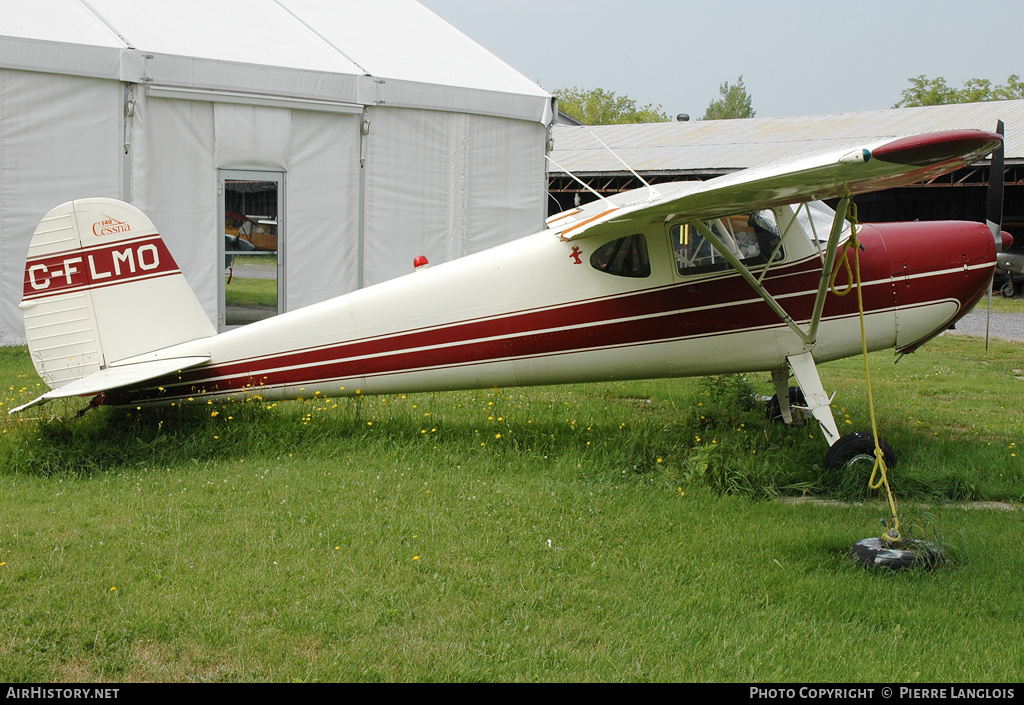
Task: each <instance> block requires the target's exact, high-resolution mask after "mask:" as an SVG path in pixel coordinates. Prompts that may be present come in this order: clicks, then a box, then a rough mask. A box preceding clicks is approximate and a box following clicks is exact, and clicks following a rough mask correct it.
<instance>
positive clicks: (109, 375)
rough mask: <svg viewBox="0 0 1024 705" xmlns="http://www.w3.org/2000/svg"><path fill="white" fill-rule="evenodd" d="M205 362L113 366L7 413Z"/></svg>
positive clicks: (201, 359)
mask: <svg viewBox="0 0 1024 705" xmlns="http://www.w3.org/2000/svg"><path fill="white" fill-rule="evenodd" d="M209 361H210V356H209V355H206V356H195V357H178V358H171V359H169V360H153V361H150V362H139V363H136V364H134V365H117V366H112V367H107V368H106V369H102V370H100V371H99V372H93V373H92V374H91V375H88V376H86V377H83V378H82V379H79V380H76V381H74V382H69V383H67V384H65V385H64V386H63V387H61V388H60V389H55V390H53V391H50V392H47V393H46V394H43V395H42V396H40V397H37V398H36V399H33V400H32V401H30V402H29V403H28V404H23V405H22V406H19V407H17V408H14V409H11V410H10V412H9V413H11V414H13V413H15V412H17V411H22V410H23V409H28V408H29V407H32V406H36V405H37V404H42V403H43V402H46V401H49V400H51V399H63V398H65V397H80V396H88V395H91V394H99V393H100V392H105V391H108V390H111V389H117V388H118V387H124V386H127V385H134V384H139V383H141V382H145V381H146V380H150V379H156V378H157V377H162V376H164V375H168V374H172V373H174V372H179V371H181V370H185V369H188V368H190V367H195V366H196V365H201V364H203V363H205V362H209Z"/></svg>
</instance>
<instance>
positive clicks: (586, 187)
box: [544, 154, 615, 208]
mask: <svg viewBox="0 0 1024 705" xmlns="http://www.w3.org/2000/svg"><path fill="white" fill-rule="evenodd" d="M544 158H545V159H547V160H548V161H549V162H551V163H552V164H554V165H555V167H556V168H558V169H560V170H561V171H564V172H565V173H566V174H568V175H569V176H570V178H572V180H573V181H575V182H576V183H578V184H579V185H580V186H582V187H583V188H585V189H586V190H588V191H590V192H591V193H592V194H594V195H595V196H597V197H598V198H600V199H601V200H602V201H604V202H605V203H607V204H608V205H609V206H612V207H613V208H614V207H615V204H613V203H612V202H611V201H609V200H608V199H607V198H605V197H604V196H602V195H601V194H599V193H598V192H597V191H595V190H594V189H592V188H591V187H590V185H589V184H588V183H586V182H585V181H583V180H582V179H580V178H579V177H577V176H576V174H574V173H572V172H571V171H569V170H568V169H566V168H565V167H564V166H562V165H561V164H559V163H558V162H556V161H555V160H554V159H552V158H551V157H549V156H548V155H546V154H545V155H544Z"/></svg>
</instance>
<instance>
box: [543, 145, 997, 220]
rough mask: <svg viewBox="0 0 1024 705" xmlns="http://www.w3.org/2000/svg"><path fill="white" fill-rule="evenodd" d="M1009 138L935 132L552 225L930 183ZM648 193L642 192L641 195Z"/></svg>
mask: <svg viewBox="0 0 1024 705" xmlns="http://www.w3.org/2000/svg"><path fill="white" fill-rule="evenodd" d="M1001 141H1002V138H1001V137H1000V136H999V135H997V134H995V133H993V132H985V131H983V130H955V131H949V132H935V133H929V134H925V135H918V136H916V137H907V138H902V139H897V140H889V141H883V142H874V143H871V144H867V145H863V146H859V147H856V148H851V149H844V150H839V151H833V152H827V153H823V154H816V155H813V156H809V157H806V158H803V159H798V160H795V161H792V162H788V163H785V164H779V165H769V166H765V167H757V168H752V169H747V170H744V171H740V172H737V173H735V174H729V175H727V176H722V177H718V178H715V179H710V180H708V181H705V182H677V183H671V184H659V185H658V186H657V187H652V188H651V189H650V191H649V196H648V197H647V198H646V199H640V200H638V199H637V196H636V192H632V193H630V194H628V195H626V194H623V195H622V196H619V197H613V198H611V199H606V200H602V201H597V202H592V203H588V204H587V205H586V206H583V207H582V208H581V209H579V210H578V211H575V212H571V213H567V214H562V216H561V217H556V218H555V219H553V220H552V222H551V223H550V225H549V227H550V228H551V229H552V230H553V231H555V232H556V233H558V234H559V236H560V237H561V238H562V239H564V240H575V239H579V238H583V237H593V236H597V235H603V234H606V233H612V232H621V230H622V226H623V224H625V223H627V222H629V223H653V222H656V221H663V222H669V221H673V220H680V219H687V220H689V219H694V218H696V219H700V220H708V219H712V218H719V217H724V216H728V215H733V214H736V213H740V212H745V213H749V212H753V211H758V210H762V209H764V208H772V207H775V206H783V205H790V204H796V203H803V202H806V201H820V200H824V199H829V198H842V197H848V196H852V195H855V194H858V193H866V192H869V191H878V190H881V189H886V188H893V187H897V186H905V185H909V184H912V183H918V182H921V181H926V180H928V179H930V178H933V177H935V176H938V175H940V174H944V173H947V172H949V171H952V170H954V169H958V168H960V167H962V166H965V165H967V164H970V163H971V162H973V161H975V160H977V159H979V158H980V157H982V156H984V155H986V154H988V153H990V152H992V151H993V150H994V149H995V148H996V147H998V146H999V144H1000V143H1001ZM641 193H642V191H641Z"/></svg>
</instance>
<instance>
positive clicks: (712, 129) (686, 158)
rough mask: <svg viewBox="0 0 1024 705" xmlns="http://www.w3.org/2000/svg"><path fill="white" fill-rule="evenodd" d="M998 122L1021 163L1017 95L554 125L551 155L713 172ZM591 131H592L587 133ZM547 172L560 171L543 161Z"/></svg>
mask: <svg viewBox="0 0 1024 705" xmlns="http://www.w3.org/2000/svg"><path fill="white" fill-rule="evenodd" d="M998 120H1002V121H1003V122H1004V123H1005V128H1006V135H1005V140H1006V141H1005V144H1006V151H1005V158H1006V162H1007V164H1013V163H1015V162H1016V163H1024V100H1006V101H993V102H987V103H964V104H959V105H936V106H927V107H920V108H899V109H892V110H873V111H867V112H856V113H838V114H833V115H806V116H797V117H774V118H749V119H744V120H698V121H695V122H663V123H648V124H633V125H597V126H583V127H576V126H568V125H556V126H555V127H554V150H553V152H552V154H551V158H552V159H553V160H554V161H556V162H558V164H560V165H561V166H562V167H564V168H565V169H568V170H569V171H571V172H572V173H574V174H576V175H578V176H579V175H594V174H608V175H612V174H627V173H628V172H627V170H626V168H625V167H624V166H623V165H622V163H621V162H620V161H619V160H618V159H616V157H615V155H613V154H611V153H610V152H609V151H608V150H607V149H605V148H604V147H603V146H602V145H601V143H600V142H598V141H597V140H596V139H595V138H594V137H595V135H596V136H597V137H599V138H600V139H601V141H603V142H604V143H605V144H607V145H608V147H610V148H611V149H612V150H614V152H615V154H617V155H618V156H619V157H621V158H622V159H623V160H624V161H625V162H626V163H627V164H629V165H630V166H631V167H632V168H633V169H635V170H636V171H638V172H641V173H646V174H665V175H684V174H691V175H701V174H720V173H722V172H724V171H732V170H736V169H745V168H747V167H751V166H756V165H761V164H767V163H771V162H775V161H780V160H791V159H793V158H795V157H798V156H800V155H802V154H805V153H809V152H820V151H826V150H831V149H839V148H842V147H846V146H856V145H857V144H858V143H863V142H870V141H874V140H878V139H888V138H891V137H892V138H895V137H905V136H908V135H914V134H921V133H926V132H939V131H942V130H953V129H961V128H978V129H984V130H992V131H994V130H995V129H996V122H997V121H998ZM591 133H593V134H591ZM549 173H550V174H551V175H557V174H564V171H562V170H561V169H558V168H557V167H555V166H549Z"/></svg>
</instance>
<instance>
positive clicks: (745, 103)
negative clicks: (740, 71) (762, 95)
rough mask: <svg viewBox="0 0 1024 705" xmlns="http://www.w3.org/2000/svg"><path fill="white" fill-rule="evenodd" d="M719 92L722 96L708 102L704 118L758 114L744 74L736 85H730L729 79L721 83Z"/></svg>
mask: <svg viewBox="0 0 1024 705" xmlns="http://www.w3.org/2000/svg"><path fill="white" fill-rule="evenodd" d="M718 92H719V93H720V94H721V96H722V97H721V98H719V99H718V100H713V101H711V103H709V104H708V109H707V110H705V111H704V117H703V118H702V119H703V120H728V119H731V118H752V117H754V115H756V114H757V113H755V112H754V106H753V100H752V99H751V97H750V96H749V95H748V94H747V87H746V86H744V85H743V76H742V75H740V77H739V79H738V80H737V81H736V84H735V85H732V86H730V85H729V82H728V81H726V82H725V83H723V84H722V85H720V86H719V87H718Z"/></svg>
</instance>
